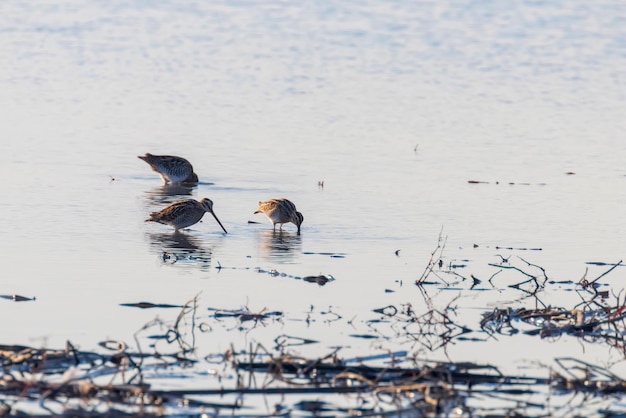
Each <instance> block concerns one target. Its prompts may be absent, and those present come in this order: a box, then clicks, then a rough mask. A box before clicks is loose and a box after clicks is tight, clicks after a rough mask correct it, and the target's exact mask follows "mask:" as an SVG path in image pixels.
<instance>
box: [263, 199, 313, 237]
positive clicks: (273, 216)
mask: <svg viewBox="0 0 626 418" xmlns="http://www.w3.org/2000/svg"><path fill="white" fill-rule="evenodd" d="M261 212H262V213H264V214H265V216H267V218H268V219H269V220H270V221H271V222H272V225H273V226H274V230H276V224H280V229H281V230H282V229H283V224H286V223H287V222H291V223H292V224H294V225H296V226H297V227H298V233H300V225H302V222H304V216H302V214H301V213H300V212H298V211H297V210H296V205H294V204H293V203H292V202H291V201H290V200H287V199H270V200H266V201H265V202H259V207H258V209H257V210H256V211H255V212H254V213H261Z"/></svg>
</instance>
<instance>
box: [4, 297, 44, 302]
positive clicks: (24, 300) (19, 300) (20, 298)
mask: <svg viewBox="0 0 626 418" xmlns="http://www.w3.org/2000/svg"><path fill="white" fill-rule="evenodd" d="M0 298H2V299H7V300H12V301H14V302H33V301H35V300H37V298H36V297H32V298H29V297H26V296H21V295H0Z"/></svg>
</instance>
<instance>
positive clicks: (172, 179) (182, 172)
mask: <svg viewBox="0 0 626 418" xmlns="http://www.w3.org/2000/svg"><path fill="white" fill-rule="evenodd" d="M137 158H139V159H141V160H144V161H145V162H147V163H148V164H150V167H151V168H152V169H153V170H154V171H156V172H157V173H159V175H160V176H161V178H162V179H163V181H164V182H165V183H172V184H181V183H197V182H198V176H197V175H196V173H194V172H193V167H192V166H191V163H190V162H189V161H187V160H186V159H184V158H181V157H175V156H173V155H152V154H150V153H146V155H144V156H141V155H139V156H137Z"/></svg>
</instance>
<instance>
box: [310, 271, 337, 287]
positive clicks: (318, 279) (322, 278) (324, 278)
mask: <svg viewBox="0 0 626 418" xmlns="http://www.w3.org/2000/svg"><path fill="white" fill-rule="evenodd" d="M302 280H304V281H305V282H309V283H316V284H318V285H320V286H324V285H325V284H326V283H328V282H332V281H334V280H335V278H334V277H333V276H331V275H330V274H327V275H323V274H320V275H318V276H305V277H303V278H302Z"/></svg>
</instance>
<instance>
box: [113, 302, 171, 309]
mask: <svg viewBox="0 0 626 418" xmlns="http://www.w3.org/2000/svg"><path fill="white" fill-rule="evenodd" d="M120 306H127V307H130V308H139V309H152V308H179V309H180V308H182V305H170V304H167V303H152V302H137V303H120Z"/></svg>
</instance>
